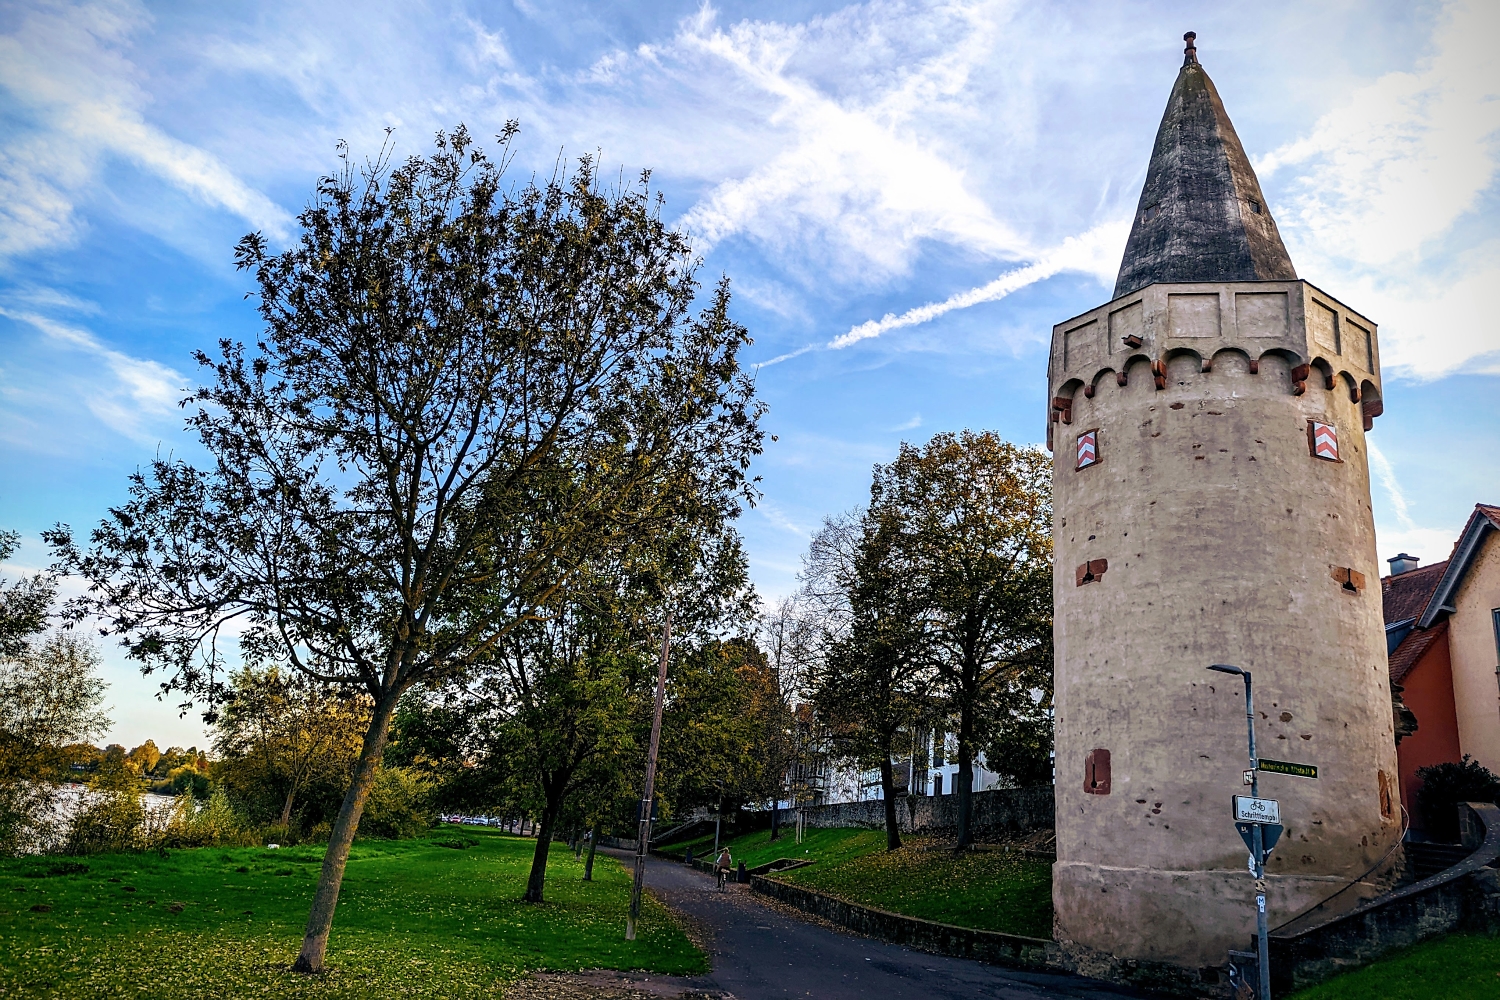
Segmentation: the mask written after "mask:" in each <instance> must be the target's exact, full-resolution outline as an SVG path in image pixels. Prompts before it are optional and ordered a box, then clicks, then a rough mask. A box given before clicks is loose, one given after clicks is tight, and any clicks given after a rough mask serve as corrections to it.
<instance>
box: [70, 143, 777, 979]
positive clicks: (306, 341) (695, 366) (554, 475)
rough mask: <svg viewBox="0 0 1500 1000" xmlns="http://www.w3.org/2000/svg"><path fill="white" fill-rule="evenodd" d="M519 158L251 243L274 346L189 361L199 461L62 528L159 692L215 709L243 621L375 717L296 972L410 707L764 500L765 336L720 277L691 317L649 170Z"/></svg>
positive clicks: (410, 166)
mask: <svg viewBox="0 0 1500 1000" xmlns="http://www.w3.org/2000/svg"><path fill="white" fill-rule="evenodd" d="M512 131H513V130H512V129H507V132H506V135H505V136H504V137H503V138H504V139H505V140H506V141H508V140H509V137H510V135H511V133H512ZM505 162H506V161H505V158H504V157H502V158H501V159H500V160H499V161H498V162H496V161H494V160H492V159H491V158H490V157H488V156H487V155H486V154H485V153H484V152H483V151H482V150H481V149H479V148H478V147H477V146H476V145H475V144H474V143H473V141H472V140H471V138H470V137H469V135H468V134H467V133H466V132H465V131H464V130H463V129H462V128H459V129H457V130H456V131H454V132H453V133H452V134H440V135H439V136H438V137H437V142H436V149H435V151H434V152H433V153H432V154H431V155H429V156H427V157H415V158H412V159H410V160H407V161H405V162H403V163H400V164H395V165H393V164H392V163H390V162H389V161H388V160H387V159H385V158H377V159H376V160H374V161H372V162H369V163H367V164H366V165H364V166H363V167H360V168H356V167H355V166H353V165H352V164H351V161H350V160H349V159H348V158H347V157H346V159H345V166H344V168H343V169H342V170H340V171H339V172H337V173H336V174H335V175H333V176H330V177H327V178H325V179H323V180H322V181H321V182H320V183H319V185H318V187H317V191H316V194H315V195H314V197H313V199H312V201H311V202H310V204H309V205H308V206H307V208H306V209H305V210H304V211H303V212H302V214H301V215H300V216H299V221H300V224H301V232H300V235H299V237H298V239H297V240H296V242H295V243H294V245H292V246H291V247H289V248H288V249H286V250H284V251H282V252H280V253H273V252H272V251H271V249H270V248H269V247H268V246H267V244H266V242H265V240H264V239H262V238H261V236H260V235H259V234H251V235H250V236H247V237H245V239H244V240H242V241H241V242H240V244H239V246H238V248H237V251H236V255H237V260H238V263H239V266H240V267H241V268H243V269H245V270H247V271H249V272H250V273H252V274H253V275H254V277H255V279H256V284H257V289H258V296H259V311H260V315H261V318H262V320H263V321H264V324H265V330H264V333H263V334H262V336H261V338H260V339H259V340H258V342H257V343H255V344H254V345H251V346H248V347H247V346H246V345H244V344H240V343H235V342H230V341H224V342H222V343H221V344H220V349H219V354H218V356H217V357H209V356H208V355H207V354H199V355H198V360H199V362H200V364H201V365H202V366H203V368H204V369H205V370H206V371H207V373H208V376H209V378H208V383H207V384H206V385H204V386H203V387H202V388H201V389H199V390H198V391H197V392H196V393H195V394H194V395H193V397H192V398H191V400H190V401H189V402H188V404H187V405H188V406H189V407H190V412H191V416H190V418H189V425H190V427H191V428H192V429H193V430H194V431H196V432H197V435H198V438H199V440H200V442H201V445H202V449H203V452H204V453H205V455H206V456H207V461H205V462H203V463H201V464H198V465H195V464H190V463H188V462H186V461H180V460H172V459H169V458H162V459H158V460H157V461H155V462H153V463H152V465H151V467H150V468H149V469H147V470H144V471H142V472H140V473H138V474H137V475H135V476H134V477H133V478H132V480H131V490H130V498H129V500H127V501H126V502H125V503H124V504H122V505H121V506H120V507H118V508H115V509H112V510H111V511H110V513H109V516H108V517H107V518H106V519H105V520H104V522H103V523H102V524H100V525H99V526H98V527H97V528H96V529H94V531H93V532H92V534H91V536H90V539H89V543H88V544H87V545H86V546H82V545H78V544H76V543H75V542H74V540H73V539H72V537H71V533H70V532H69V531H68V530H67V529H66V528H59V529H58V530H57V531H56V532H54V533H53V535H52V536H51V540H52V541H53V543H54V545H55V546H56V548H57V550H58V553H59V557H60V563H61V564H62V565H63V566H64V567H65V568H67V569H68V570H69V571H71V572H73V573H76V574H78V575H80V576H81V577H83V578H84V579H86V580H87V581H88V582H89V587H90V589H89V591H88V593H87V594H86V595H85V596H84V597H82V598H80V599H78V600H76V601H74V602H72V604H71V608H70V610H71V613H72V614H73V615H75V616H77V617H82V616H86V615H96V616H99V617H100V618H102V619H103V621H104V622H105V623H106V628H107V630H108V631H109V632H111V633H113V634H115V635H117V636H119V637H120V638H121V640H122V643H123V645H124V646H125V648H126V650H127V652H128V653H129V655H130V656H132V657H134V658H136V659H137V660H139V661H140V662H141V664H142V666H143V667H144V668H145V669H146V670H147V671H154V670H160V671H162V672H163V673H164V675H165V679H164V680H163V682H162V686H163V689H164V691H174V690H176V691H182V692H184V693H186V695H187V696H189V697H190V698H199V699H204V700H206V701H208V702H209V703H213V702H216V701H218V700H220V699H221V698H222V696H223V694H224V692H225V682H224V660H223V657H224V650H222V649H221V647H220V644H219V642H218V640H219V638H220V637H221V636H223V635H226V634H228V633H229V631H233V632H234V633H235V634H236V635H237V640H238V647H239V650H240V652H241V654H242V655H243V657H244V658H245V660H246V662H249V663H251V664H264V663H270V662H282V663H286V664H288V665H289V666H290V668H291V669H294V670H296V671H299V672H301V673H302V674H304V675H305V676H307V677H310V678H312V679H314V680H317V681H319V682H321V683H324V684H327V685H330V686H331V687H334V688H339V689H348V690H351V691H358V692H361V693H363V694H364V695H365V696H366V697H367V698H368V699H369V702H370V719H369V726H368V728H367V729H366V731H365V733H364V736H363V741H362V745H361V750H360V755H359V759H358V761H357V762H356V765H355V768H354V773H353V778H352V781H351V783H350V786H349V789H348V792H347V794H346V795H345V797H344V801H343V803H342V805H341V807H340V810H339V814H338V817H337V819H336V821H335V822H334V824H333V832H332V836H331V838H330V841H329V845H328V849H327V853H326V855H325V857H324V863H323V869H322V873H321V875H320V878H319V882H318V887H317V891H316V893H315V895H314V900H313V904H312V908H311V912H310V914H309V917H308V923H307V928H306V934H305V937H304V941H303V946H302V950H301V953H300V955H299V956H298V959H297V962H296V968H297V969H298V970H300V971H304V972H316V971H318V970H320V969H321V968H322V967H323V963H324V954H325V951H326V947H327V940H328V934H329V931H330V929H331V927H332V924H333V915H334V908H335V905H336V903H337V900H338V891H339V885H340V883H341V881H342V878H343V872H344V866H345V862H346V860H347V858H348V854H349V848H350V845H351V843H352V842H353V839H354V835H355V831H356V830H357V828H358V825H359V820H360V816H361V814H362V811H363V809H364V806H365V803H366V801H367V799H368V798H369V795H370V790H371V787H372V785H373V783H374V780H375V776H376V772H377V769H378V767H379V765H380V762H381V757H382V754H383V752H384V749H385V745H386V738H387V734H388V731H389V728H390V723H391V719H392V715H393V713H394V711H395V709H396V705H397V703H398V702H399V701H400V699H401V697H402V695H403V694H404V693H405V692H406V691H408V690H410V689H411V688H413V687H414V686H416V685H424V686H426V687H428V688H434V687H436V688H441V687H442V686H444V685H448V684H454V683H459V682H461V681H462V680H463V679H464V678H465V677H466V676H467V675H469V674H471V672H472V671H473V669H474V667H475V664H477V663H480V662H483V661H485V660H487V659H489V658H491V657H493V656H495V655H496V654H497V653H498V652H499V651H500V650H501V649H502V647H503V646H504V644H505V643H506V642H507V640H508V639H509V637H510V636H511V635H512V633H514V632H516V631H517V630H518V629H521V628H522V627H523V626H526V625H527V624H528V623H531V622H534V621H536V620H538V618H540V617H545V615H546V614H547V613H548V612H547V610H546V609H547V606H548V602H549V601H550V600H552V599H553V598H554V597H555V596H556V595H557V594H559V593H561V592H563V591H565V590H566V588H567V587H568V586H569V584H570V582H571V581H572V580H573V579H574V578H575V577H576V575H577V574H578V573H580V572H581V571H582V570H583V568H584V567H585V566H586V565H587V563H588V561H589V560H590V559H596V558H597V557H598V555H599V553H601V552H607V551H610V550H612V549H616V548H619V547H621V546H625V545H629V544H631V543H632V542H634V541H635V540H637V539H639V538H640V537H643V536H647V537H649V536H651V535H654V534H656V533H659V532H661V531H663V530H671V529H672V528H673V527H674V526H675V525H676V524H677V523H678V522H679V521H680V520H681V518H682V517H683V516H684V510H683V506H684V505H685V506H688V507H690V508H692V509H689V510H688V511H686V514H687V515H688V516H698V515H700V514H701V511H700V509H699V508H700V507H701V506H703V505H706V506H710V507H713V508H714V509H716V510H718V511H720V512H721V513H722V514H723V516H724V517H729V516H732V513H733V511H734V510H736V509H737V504H738V501H739V500H740V499H741V498H745V497H748V496H751V495H753V487H752V485H751V483H750V482H749V481H748V480H747V478H746V470H747V468H748V464H749V461H750V458H751V456H752V455H754V454H755V453H757V452H758V450H759V447H760V443H761V431H760V430H759V428H758V417H759V415H760V412H761V407H760V405H759V404H758V403H757V401H756V400H755V398H754V392H753V386H752V384H751V383H750V381H749V380H748V379H747V378H746V377H745V376H744V375H743V374H742V373H741V372H740V369H739V365H738V351H739V349H740V347H741V346H742V345H743V344H745V343H746V342H747V341H748V337H747V334H746V331H745V330H744V328H742V327H740V326H739V325H737V324H735V323H734V322H733V321H732V320H730V318H729V315H728V307H729V292H728V288H727V285H726V284H724V283H721V284H720V285H719V286H718V288H717V289H715V290H713V291H712V292H711V293H710V294H709V295H708V296H707V303H706V306H705V307H704V308H703V309H702V311H701V312H699V313H697V314H696V315H695V314H694V313H693V312H692V307H693V304H694V301H695V300H696V299H697V297H698V295H699V293H700V286H699V284H698V282H697V280H696V277H695V274H696V270H695V269H696V263H697V262H696V259H695V258H694V257H693V256H692V254H691V248H690V246H689V243H688V240H687V238H686V236H684V235H683V234H681V233H679V232H677V231H675V230H673V229H672V228H671V227H669V226H668V225H666V224H665V223H664V222H663V221H662V219H661V217H660V215H659V200H658V199H657V198H656V197H654V196H653V194H652V192H651V191H650V190H649V187H648V178H647V177H645V176H643V177H642V179H641V181H640V183H638V184H635V185H630V186H625V187H622V188H620V189H606V188H604V187H602V186H601V184H600V183H599V181H598V178H597V176H596V173H595V170H594V166H593V164H592V163H591V162H589V161H588V160H584V161H582V162H581V163H580V164H579V165H578V166H577V167H576V168H575V169H573V170H572V172H571V173H568V172H560V173H558V174H557V175H555V176H554V177H553V178H552V179H551V180H549V181H546V182H545V183H528V184H521V185H512V184H510V182H508V181H507V180H506V179H505ZM559 482H562V483H565V488H562V489H560V488H558V483H559ZM674 498H681V499H682V505H679V504H676V503H674V502H673V501H674Z"/></svg>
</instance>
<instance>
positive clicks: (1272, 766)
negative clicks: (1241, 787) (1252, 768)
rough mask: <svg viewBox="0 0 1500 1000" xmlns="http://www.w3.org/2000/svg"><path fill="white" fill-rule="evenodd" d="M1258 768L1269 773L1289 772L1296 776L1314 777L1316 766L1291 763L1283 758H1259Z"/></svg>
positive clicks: (1316, 773) (1316, 774)
mask: <svg viewBox="0 0 1500 1000" xmlns="http://www.w3.org/2000/svg"><path fill="white" fill-rule="evenodd" d="M1260 769H1261V770H1262V771H1267V772H1269V773H1271V774H1290V775H1294V776H1296V777H1298V778H1316V777H1317V776H1318V768H1317V766H1316V765H1313V764H1293V763H1291V762H1289V761H1285V760H1267V759H1266V758H1265V757H1262V758H1261V759H1260Z"/></svg>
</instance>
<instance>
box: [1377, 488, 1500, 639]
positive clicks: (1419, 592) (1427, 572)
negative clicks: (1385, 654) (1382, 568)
mask: <svg viewBox="0 0 1500 1000" xmlns="http://www.w3.org/2000/svg"><path fill="white" fill-rule="evenodd" d="M1489 510H1492V511H1494V514H1493V515H1489V516H1491V517H1494V518H1500V508H1495V507H1491V508H1489ZM1495 523H1496V525H1500V520H1497V521H1496V522H1495ZM1447 568H1448V560H1446V559H1444V560H1443V561H1442V562H1439V563H1433V564H1432V565H1431V566H1423V567H1422V568H1421V569H1414V570H1411V571H1410V572H1407V573H1401V574H1399V575H1397V576H1384V577H1381V578H1380V596H1381V599H1382V601H1383V603H1384V605H1385V623H1386V624H1387V625H1390V624H1392V623H1394V622H1404V621H1406V620H1407V619H1409V618H1415V617H1417V616H1418V615H1420V614H1421V613H1422V611H1423V609H1425V608H1426V607H1427V601H1428V599H1429V598H1431V597H1432V592H1433V590H1435V589H1437V585H1438V582H1439V581H1440V580H1442V578H1443V570H1445V569H1447ZM1393 655H1394V654H1393Z"/></svg>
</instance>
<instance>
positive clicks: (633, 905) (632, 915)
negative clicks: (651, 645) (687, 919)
mask: <svg viewBox="0 0 1500 1000" xmlns="http://www.w3.org/2000/svg"><path fill="white" fill-rule="evenodd" d="M671 650H672V612H671V610H670V609H668V611H667V621H666V624H665V625H663V626H662V630H661V662H660V663H658V664H657V669H656V705H655V707H654V709H653V711H652V713H651V749H650V750H649V751H648V752H647V754H646V788H645V791H644V792H642V793H641V806H640V809H641V822H640V826H639V828H638V829H637V831H636V838H635V880H634V881H633V882H632V883H631V886H630V912H629V914H627V915H626V917H625V940H626V941H634V940H635V925H636V922H637V921H638V920H640V918H641V888H642V886H643V885H645V882H646V851H647V850H648V849H649V848H650V846H651V806H652V805H653V804H654V803H655V801H656V752H657V750H658V749H660V747H661V710H662V703H663V701H664V700H665V697H666V690H667V656H668V654H669V653H670V652H671Z"/></svg>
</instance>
